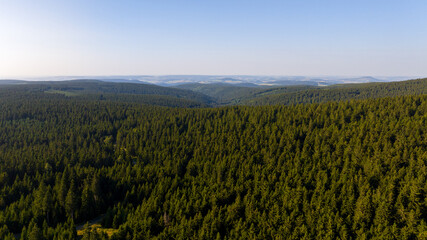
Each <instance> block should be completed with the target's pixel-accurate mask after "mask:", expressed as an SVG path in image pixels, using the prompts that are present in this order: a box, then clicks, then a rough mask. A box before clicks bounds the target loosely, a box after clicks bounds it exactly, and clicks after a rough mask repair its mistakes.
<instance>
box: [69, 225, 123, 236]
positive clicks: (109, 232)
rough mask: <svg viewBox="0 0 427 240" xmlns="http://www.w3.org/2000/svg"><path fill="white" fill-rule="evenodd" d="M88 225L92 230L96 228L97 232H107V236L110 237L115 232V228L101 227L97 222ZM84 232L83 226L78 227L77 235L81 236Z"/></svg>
mask: <svg viewBox="0 0 427 240" xmlns="http://www.w3.org/2000/svg"><path fill="white" fill-rule="evenodd" d="M89 227H90V228H91V230H92V231H93V230H96V231H97V232H98V233H105V234H107V235H108V237H111V235H113V234H114V233H115V232H117V229H114V228H102V226H101V224H99V223H95V224H91V225H89ZM84 232H85V229H84V228H81V229H78V230H77V236H83V234H84Z"/></svg>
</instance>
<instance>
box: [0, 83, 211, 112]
mask: <svg viewBox="0 0 427 240" xmlns="http://www.w3.org/2000/svg"><path fill="white" fill-rule="evenodd" d="M13 83H14V82H13ZM10 92H15V93H19V92H20V93H23V92H27V93H33V94H34V93H38V94H45V95H46V94H50V95H52V94H55V95H58V94H59V95H63V96H66V97H75V98H77V97H79V98H92V99H93V98H98V99H102V100H111V101H124V102H139V103H145V104H151V105H162V106H174V107H176V106H183V107H194V106H199V107H203V106H204V107H206V106H210V105H211V104H212V103H214V101H213V99H212V98H211V97H209V96H207V95H204V94H201V93H197V92H193V91H190V90H185V89H177V88H168V87H160V86H156V85H152V84H143V83H138V84H137V83H115V82H103V81H98V80H73V81H51V82H49V81H38V82H22V84H19V85H16V84H9V85H7V84H4V85H1V87H0V94H8V93H10Z"/></svg>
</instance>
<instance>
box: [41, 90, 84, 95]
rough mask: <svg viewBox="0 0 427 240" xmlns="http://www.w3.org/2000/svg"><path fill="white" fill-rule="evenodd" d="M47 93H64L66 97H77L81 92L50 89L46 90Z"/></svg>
mask: <svg viewBox="0 0 427 240" xmlns="http://www.w3.org/2000/svg"><path fill="white" fill-rule="evenodd" d="M45 93H53V94H62V95H64V96H66V97H75V96H79V95H80V94H79V93H76V92H69V91H61V90H55V89H49V90H47V91H45Z"/></svg>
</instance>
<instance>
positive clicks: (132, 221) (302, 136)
mask: <svg viewBox="0 0 427 240" xmlns="http://www.w3.org/2000/svg"><path fill="white" fill-rule="evenodd" d="M426 113H427V96H426V95H418V96H398V97H385V98H379V99H366V100H351V101H340V102H327V103H320V104H317V103H315V104H306V105H301V104H300V105H295V106H258V107H250V106H232V107H220V108H198V109H190V108H170V107H160V106H149V105H145V104H141V103H139V102H132V101H106V100H102V99H98V98H90V97H87V98H75V97H67V96H64V95H63V94H50V93H49V94H46V93H40V92H27V91H25V92H19V91H15V92H10V91H2V92H1V94H0V187H1V188H0V239H14V234H20V239H78V238H83V239H107V238H110V239H150V238H157V239H275V238H283V239H338V238H340V239H373V238H376V239H423V238H426V237H427V225H426V220H427V209H426V208H427V200H426V199H427V198H426V191H427V184H426V174H427V171H426V163H427V153H426V150H427V138H426V128H425V126H426V121H427V115H426ZM99 216H102V221H101V223H102V226H103V227H104V228H112V229H115V230H114V233H113V235H112V236H110V237H108V236H107V235H106V234H103V233H101V232H96V231H90V230H86V231H85V233H84V235H83V236H77V233H76V230H75V226H76V225H78V224H82V223H85V222H86V221H88V220H91V219H93V218H95V217H99Z"/></svg>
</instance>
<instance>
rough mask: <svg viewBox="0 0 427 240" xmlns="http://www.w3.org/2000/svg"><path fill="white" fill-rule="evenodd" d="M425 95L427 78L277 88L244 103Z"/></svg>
mask: <svg viewBox="0 0 427 240" xmlns="http://www.w3.org/2000/svg"><path fill="white" fill-rule="evenodd" d="M422 94H427V78H424V79H416V80H408V81H402V82H385V83H363V84H340V85H332V86H327V87H313V88H306V89H300V90H298V91H289V90H288V89H287V88H274V89H270V90H269V91H268V92H265V93H264V94H257V95H255V96H253V97H252V98H246V99H245V100H244V101H242V102H241V104H243V105H275V104H281V105H283V104H284V105H290V104H301V103H320V102H328V101H344V100H351V99H369V98H382V97H395V96H406V95H422Z"/></svg>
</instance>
